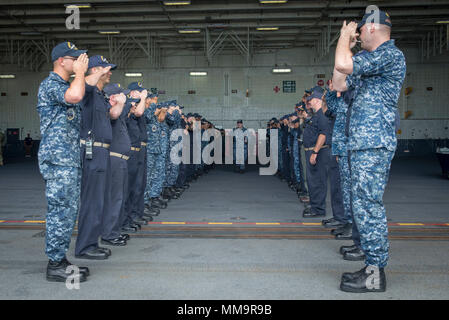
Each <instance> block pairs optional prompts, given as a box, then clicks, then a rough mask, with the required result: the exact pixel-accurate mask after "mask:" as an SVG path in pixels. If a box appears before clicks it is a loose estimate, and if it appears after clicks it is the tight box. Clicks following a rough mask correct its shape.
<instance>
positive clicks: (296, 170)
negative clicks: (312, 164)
mask: <svg viewBox="0 0 449 320" xmlns="http://www.w3.org/2000/svg"><path fill="white" fill-rule="evenodd" d="M295 141H296V140H295ZM300 161H301V160H300V159H299V145H298V143H295V144H294V145H293V150H292V162H293V170H292V173H293V177H294V182H295V183H297V184H300V183H301V166H300Z"/></svg>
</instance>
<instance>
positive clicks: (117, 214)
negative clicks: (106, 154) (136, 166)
mask: <svg viewBox="0 0 449 320" xmlns="http://www.w3.org/2000/svg"><path fill="white" fill-rule="evenodd" d="M127 189H128V163H127V160H125V159H120V158H117V157H111V203H110V206H109V208H110V209H109V213H108V214H107V215H105V217H104V219H103V233H102V235H101V237H102V238H103V239H105V240H112V239H116V238H118V237H119V236H120V231H121V228H122V223H123V221H124V218H125V217H126V211H125V202H126V198H127V197H126V196H127V194H128V190H127Z"/></svg>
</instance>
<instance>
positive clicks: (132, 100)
mask: <svg viewBox="0 0 449 320" xmlns="http://www.w3.org/2000/svg"><path fill="white" fill-rule="evenodd" d="M126 102H136V103H137V102H140V99H134V98H127V99H126Z"/></svg>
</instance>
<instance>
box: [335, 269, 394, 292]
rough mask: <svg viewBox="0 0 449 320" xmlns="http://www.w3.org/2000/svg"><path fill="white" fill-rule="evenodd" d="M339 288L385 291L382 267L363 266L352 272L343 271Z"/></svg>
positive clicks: (346, 290) (348, 290)
mask: <svg viewBox="0 0 449 320" xmlns="http://www.w3.org/2000/svg"><path fill="white" fill-rule="evenodd" d="M340 289H341V290H342V291H345V292H354V293H364V292H385V290H386V289H387V280H386V277H385V271H384V268H378V267H376V266H365V267H364V268H363V269H361V270H359V271H357V272H354V273H343V275H342V278H341V283H340Z"/></svg>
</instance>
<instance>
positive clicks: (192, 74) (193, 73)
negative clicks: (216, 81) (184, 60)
mask: <svg viewBox="0 0 449 320" xmlns="http://www.w3.org/2000/svg"><path fill="white" fill-rule="evenodd" d="M190 76H191V77H201V76H207V72H204V71H192V72H190Z"/></svg>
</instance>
